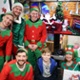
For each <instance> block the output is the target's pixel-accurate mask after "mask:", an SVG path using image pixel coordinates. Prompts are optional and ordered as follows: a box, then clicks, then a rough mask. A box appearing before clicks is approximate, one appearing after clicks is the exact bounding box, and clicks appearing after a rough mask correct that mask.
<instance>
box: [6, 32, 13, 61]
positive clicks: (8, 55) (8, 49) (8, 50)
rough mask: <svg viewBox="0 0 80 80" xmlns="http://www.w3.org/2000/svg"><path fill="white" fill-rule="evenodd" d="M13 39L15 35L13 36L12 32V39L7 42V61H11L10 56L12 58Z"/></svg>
mask: <svg viewBox="0 0 80 80" xmlns="http://www.w3.org/2000/svg"><path fill="white" fill-rule="evenodd" d="M12 39H13V35H12V32H10V37H9V39H8V40H7V42H6V51H5V53H6V57H5V58H6V59H5V60H6V61H8V60H10V56H11V51H12Z"/></svg>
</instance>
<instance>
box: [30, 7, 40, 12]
mask: <svg viewBox="0 0 80 80" xmlns="http://www.w3.org/2000/svg"><path fill="white" fill-rule="evenodd" d="M32 11H37V12H39V8H38V7H37V6H31V9H30V12H32Z"/></svg>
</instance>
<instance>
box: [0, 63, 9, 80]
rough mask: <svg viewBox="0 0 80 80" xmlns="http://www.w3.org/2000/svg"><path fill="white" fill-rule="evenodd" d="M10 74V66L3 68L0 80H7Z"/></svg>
mask: <svg viewBox="0 0 80 80" xmlns="http://www.w3.org/2000/svg"><path fill="white" fill-rule="evenodd" d="M9 72H10V68H9V66H7V64H6V65H5V66H4V67H3V69H2V71H1V74H0V80H7V76H8V74H9Z"/></svg>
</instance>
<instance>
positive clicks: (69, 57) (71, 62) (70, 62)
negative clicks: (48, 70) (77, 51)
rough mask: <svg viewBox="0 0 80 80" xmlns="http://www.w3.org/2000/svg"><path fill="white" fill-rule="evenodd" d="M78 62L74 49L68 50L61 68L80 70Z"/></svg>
mask: <svg viewBox="0 0 80 80" xmlns="http://www.w3.org/2000/svg"><path fill="white" fill-rule="evenodd" d="M77 63H78V62H77V61H76V59H75V58H74V53H73V52H72V51H66V55H65V61H64V62H62V63H61V68H62V69H69V70H73V69H74V70H78V71H80V65H79V64H78V65H77ZM75 66H76V67H75Z"/></svg>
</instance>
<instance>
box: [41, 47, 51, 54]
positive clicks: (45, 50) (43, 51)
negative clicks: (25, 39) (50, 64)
mask: <svg viewBox="0 0 80 80" xmlns="http://www.w3.org/2000/svg"><path fill="white" fill-rule="evenodd" d="M41 52H42V54H43V53H50V54H51V51H50V49H49V48H48V47H45V48H43V49H42V51H41Z"/></svg>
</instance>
